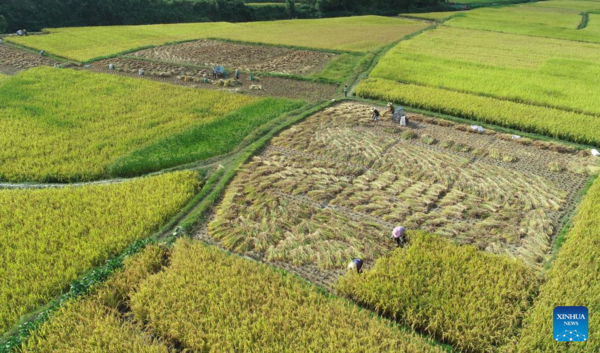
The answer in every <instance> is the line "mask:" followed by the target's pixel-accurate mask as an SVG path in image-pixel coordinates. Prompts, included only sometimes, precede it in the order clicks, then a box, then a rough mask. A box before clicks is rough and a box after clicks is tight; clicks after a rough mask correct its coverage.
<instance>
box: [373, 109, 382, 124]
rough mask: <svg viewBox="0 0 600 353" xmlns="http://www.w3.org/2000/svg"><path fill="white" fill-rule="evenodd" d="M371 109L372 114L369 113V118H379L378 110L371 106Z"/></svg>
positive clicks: (375, 119)
mask: <svg viewBox="0 0 600 353" xmlns="http://www.w3.org/2000/svg"><path fill="white" fill-rule="evenodd" d="M371 111H372V112H373V114H372V115H371V119H373V121H377V120H379V116H380V114H379V110H377V109H375V108H373V109H371Z"/></svg>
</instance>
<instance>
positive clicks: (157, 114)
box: [0, 68, 300, 181]
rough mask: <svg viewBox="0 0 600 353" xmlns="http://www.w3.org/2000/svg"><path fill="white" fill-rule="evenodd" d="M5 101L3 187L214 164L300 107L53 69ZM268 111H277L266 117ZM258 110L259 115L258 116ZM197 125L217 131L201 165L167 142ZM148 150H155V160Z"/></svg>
mask: <svg viewBox="0 0 600 353" xmlns="http://www.w3.org/2000/svg"><path fill="white" fill-rule="evenodd" d="M165 90H169V91H170V94H164V92H165ZM0 95H2V97H3V98H4V99H3V101H2V106H0V111H2V113H1V118H0V120H1V122H2V125H3V129H2V132H0V135H2V139H1V140H0V141H1V142H0V150H1V151H2V152H0V160H1V161H2V163H1V164H0V179H3V180H5V181H86V180H93V179H98V178H102V177H107V176H108V175H109V174H110V173H111V170H112V173H113V174H115V173H116V174H118V175H132V174H135V173H136V172H135V170H139V169H143V171H145V172H148V171H154V170H156V169H158V170H160V169H162V168H165V167H171V166H173V165H176V164H177V163H183V162H191V161H194V160H197V159H202V158H207V157H211V156H214V155H216V154H220V153H224V152H227V151H228V150H230V149H231V148H233V146H235V145H237V144H238V143H239V139H243V138H244V137H245V135H247V134H248V133H249V132H250V131H252V130H253V129H254V128H256V127H258V126H259V125H261V124H264V123H265V122H266V121H268V120H269V118H274V117H277V116H278V115H279V114H281V113H282V112H286V111H288V110H290V109H294V108H297V107H298V106H299V105H300V104H299V103H298V102H284V101H278V100H272V99H271V100H268V101H261V99H258V98H253V97H247V96H241V95H232V94H227V93H222V92H217V91H208V90H206V91H198V90H192V89H186V88H180V87H174V86H171V85H166V84H160V83H156V82H150V81H142V80H134V79H131V78H123V77H113V76H108V75H99V74H94V73H88V72H78V71H74V70H57V69H53V68H39V69H34V70H30V71H27V72H24V73H22V74H19V75H17V76H15V77H12V78H10V79H7V80H5V81H4V82H2V84H1V85H0ZM24 102H26V103H24ZM266 106H269V107H271V108H270V109H271V110H272V112H269V111H264V110H263V108H265V107H266ZM240 109H245V110H244V114H245V115H247V116H248V119H247V124H248V125H249V126H248V127H246V128H245V129H244V128H241V129H240V131H239V132H238V133H237V134H235V133H231V132H230V133H229V135H228V137H225V136H220V135H219V133H218V131H222V129H223V128H224V127H225V126H227V125H228V124H231V120H238V118H237V117H236V115H235V114H236V113H237V112H239V111H240ZM257 111H260V115H257V114H256V113H254V116H253V115H252V114H253V112H257ZM232 114H233V115H232ZM273 115H275V116H273ZM199 126H202V129H203V131H204V132H205V133H207V129H208V130H210V129H212V130H213V131H214V132H212V133H209V134H208V136H206V137H204V138H203V139H202V140H201V141H202V143H198V142H196V143H194V144H192V146H193V147H194V151H193V153H194V154H195V155H196V158H194V156H193V155H184V154H183V152H181V148H183V147H181V148H180V146H179V144H178V143H177V142H176V141H173V140H170V142H166V141H165V138H169V137H175V136H177V137H176V138H175V139H177V138H183V137H181V136H180V135H181V134H182V133H183V134H188V135H189V134H194V133H193V129H194V128H196V129H197V128H198V127H199ZM229 139H231V140H229ZM186 146H188V147H189V144H188V143H186ZM147 148H151V149H153V151H154V153H153V154H152V155H151V156H149V155H148V154H147V153H145V152H144V149H147ZM132 153H133V155H132ZM130 162H131V163H135V165H134V166H132V165H131V163H130ZM132 169H134V170H132Z"/></svg>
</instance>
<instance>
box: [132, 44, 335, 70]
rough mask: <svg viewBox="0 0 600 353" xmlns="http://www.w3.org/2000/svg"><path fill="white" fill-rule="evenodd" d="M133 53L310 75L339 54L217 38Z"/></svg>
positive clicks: (180, 62)
mask: <svg viewBox="0 0 600 353" xmlns="http://www.w3.org/2000/svg"><path fill="white" fill-rule="evenodd" d="M129 55H130V56H133V57H137V58H144V59H152V60H161V61H167V62H172V63H176V64H192V65H199V66H211V67H212V66H215V65H222V66H225V67H227V68H240V69H241V70H243V71H259V72H275V73H282V74H292V75H308V74H311V73H317V72H320V71H321V70H323V68H325V65H327V63H328V62H329V61H330V60H331V59H333V58H335V57H336V56H337V55H336V54H331V53H325V52H319V51H309V50H296V49H288V48H282V47H274V46H259V45H249V44H239V43H227V42H220V41H215V40H200V41H195V42H188V43H180V44H173V45H166V46H161V47H156V48H151V49H144V50H141V51H138V52H135V53H132V54H129Z"/></svg>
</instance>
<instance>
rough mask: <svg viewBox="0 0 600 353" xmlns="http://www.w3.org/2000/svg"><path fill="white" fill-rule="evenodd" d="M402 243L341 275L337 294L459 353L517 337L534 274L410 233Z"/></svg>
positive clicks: (485, 349)
mask: <svg viewBox="0 0 600 353" xmlns="http://www.w3.org/2000/svg"><path fill="white" fill-rule="evenodd" d="M409 240H410V242H409V245H408V246H407V247H406V248H401V249H397V250H396V251H394V252H393V253H392V254H391V255H389V256H387V257H383V258H380V259H379V260H377V262H376V263H375V267H374V268H373V269H372V270H369V271H368V272H366V273H364V274H360V275H359V274H356V273H355V272H349V273H348V274H347V275H346V276H345V277H343V278H342V279H341V280H340V282H339V283H338V289H339V290H340V291H341V292H342V293H344V294H346V295H347V296H349V297H350V298H352V299H354V300H356V301H358V302H360V303H362V304H364V305H366V306H367V307H369V308H370V309H372V310H375V311H377V312H379V313H381V314H383V315H384V316H386V317H389V318H393V319H395V320H397V321H399V322H400V323H402V324H405V325H407V326H410V327H411V328H414V329H418V330H420V331H423V332H426V333H428V334H430V335H432V336H434V337H436V338H438V339H440V340H442V341H445V342H449V343H451V344H452V345H453V346H454V347H456V348H458V349H460V350H461V351H465V352H489V351H494V350H495V347H497V346H500V345H502V344H504V343H506V342H507V341H508V340H509V339H510V337H511V336H513V335H514V334H515V333H516V332H517V328H518V327H519V324H520V322H521V320H522V317H523V315H524V313H525V311H526V309H527V308H528V307H529V306H530V301H531V298H532V296H533V294H534V290H535V287H536V275H535V272H533V271H531V270H530V269H529V268H528V267H527V266H525V265H523V264H522V263H521V262H520V261H515V260H509V259H507V258H505V257H501V256H496V255H490V254H487V253H485V252H481V251H479V250H478V249H477V248H475V247H473V246H458V245H455V244H453V243H451V242H450V241H448V240H446V239H443V238H439V237H437V236H432V235H427V234H425V233H411V234H409ZM550 316H551V315H550Z"/></svg>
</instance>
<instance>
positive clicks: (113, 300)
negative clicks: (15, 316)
mask: <svg viewBox="0 0 600 353" xmlns="http://www.w3.org/2000/svg"><path fill="white" fill-rule="evenodd" d="M168 254H169V251H168V250H167V249H166V248H164V247H161V246H157V245H149V246H147V247H146V248H145V249H144V250H143V252H141V253H139V254H136V255H134V256H132V257H129V258H127V259H126V260H125V264H124V268H123V270H121V271H118V272H116V273H114V274H112V276H111V277H110V278H109V279H108V280H107V281H106V282H105V283H104V284H102V285H101V286H100V287H99V288H95V291H94V293H93V294H91V295H90V296H88V297H85V298H82V299H80V300H76V301H70V302H68V303H66V305H64V306H63V307H61V308H60V309H59V310H58V311H57V312H56V313H54V314H53V315H52V317H51V319H50V320H49V321H47V322H46V323H44V325H42V326H41V327H40V328H39V329H38V330H36V331H35V332H34V333H33V334H32V337H31V338H30V339H29V340H28V341H27V343H26V344H25V345H24V346H23V349H22V351H23V352H31V353H33V352H37V353H42V352H48V353H50V352H86V351H93V350H97V351H103V352H157V353H158V352H161V353H162V352H170V350H169V348H168V347H167V345H165V344H164V343H162V342H160V341H158V340H156V339H152V338H149V337H148V336H147V335H145V334H144V333H142V331H141V330H142V328H143V327H142V325H140V324H139V323H132V322H131V321H128V320H125V319H126V318H125V317H124V315H123V314H122V313H121V312H122V311H123V308H125V307H127V306H128V305H129V296H130V295H131V294H132V293H133V292H134V291H135V290H136V289H137V288H138V286H139V284H140V283H141V282H142V281H144V280H145V279H147V278H148V277H149V276H150V275H152V274H154V273H156V272H158V271H160V270H161V269H162V268H163V266H164V265H165V259H166V258H167V257H168Z"/></svg>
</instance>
